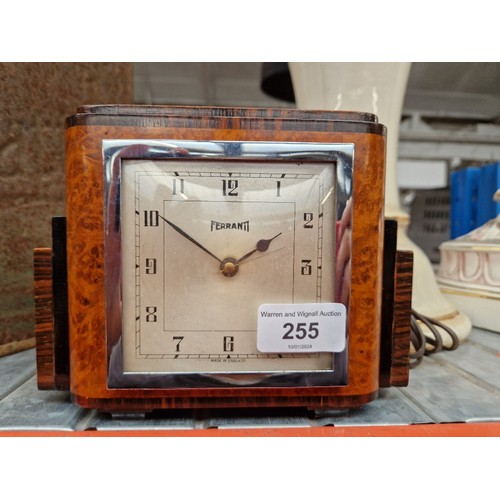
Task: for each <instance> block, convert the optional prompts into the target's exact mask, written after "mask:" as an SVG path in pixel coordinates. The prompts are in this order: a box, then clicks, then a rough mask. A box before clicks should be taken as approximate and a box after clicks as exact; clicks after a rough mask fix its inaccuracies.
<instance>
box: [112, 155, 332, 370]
mask: <svg viewBox="0 0 500 500" xmlns="http://www.w3.org/2000/svg"><path fill="white" fill-rule="evenodd" d="M120 176H121V179H120V221H121V222H120V224H121V292H120V293H121V302H122V348H123V369H124V372H126V373H149V374H151V373H153V374H162V373H168V374H186V373H204V374H214V375H215V374H223V373H256V372H259V373H268V372H273V373H276V372H278V373H288V372H300V371H322V370H332V368H333V355H332V354H331V353H324V352H323V353H308V354H301V353H299V354H295V353H283V354H279V353H266V352H260V351H259V350H258V349H257V314H258V308H259V306H260V305H261V304H309V303H318V302H334V289H335V284H334V275H335V225H336V208H337V205H336V196H337V193H336V173H335V162H325V161H322V162H292V161H285V162H283V161H280V162H273V161H251V160H246V161H235V160H220V161H219V160H216V161H211V160H203V161H193V160H189V159H182V160H176V159H168V160H161V159H137V160H135V159H127V160H122V162H121V172H120Z"/></svg>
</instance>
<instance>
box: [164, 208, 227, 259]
mask: <svg viewBox="0 0 500 500" xmlns="http://www.w3.org/2000/svg"><path fill="white" fill-rule="evenodd" d="M160 219H163V220H164V221H165V222H166V223H167V224H168V225H169V226H170V227H172V228H173V229H175V230H176V231H177V232H178V233H179V234H181V235H182V236H184V238H187V239H188V240H189V241H190V242H191V243H194V244H195V245H196V246H197V247H198V248H201V249H202V250H203V251H204V252H206V253H208V255H210V256H211V257H213V258H214V259H215V260H216V261H217V262H219V263H222V260H221V259H219V257H217V256H216V255H214V254H213V253H212V252H211V251H210V250H208V249H207V248H205V247H204V246H203V245H202V244H201V243H198V242H197V241H196V240H195V239H194V238H193V237H192V236H189V234H187V233H186V232H185V231H184V230H182V229H181V228H180V227H179V226H176V225H175V224H174V223H173V222H171V221H169V220H168V219H165V217H162V216H161V215H160Z"/></svg>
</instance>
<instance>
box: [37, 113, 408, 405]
mask: <svg viewBox="0 0 500 500" xmlns="http://www.w3.org/2000/svg"><path fill="white" fill-rule="evenodd" d="M384 155H385V128H384V126H383V125H381V124H379V123H378V121H377V119H376V117H375V116H374V115H371V114H364V113H354V112H325V111H299V110H287V109H258V108H211V107H179V106H177V107H176V106H173V107H168V106H119V105H117V106H85V107H82V108H80V109H78V111H77V113H76V114H75V115H73V116H71V117H69V118H68V119H67V123H66V178H67V186H66V187H67V189H66V191H67V209H66V216H65V217H64V218H54V219H53V247H52V248H50V249H36V250H35V285H36V286H35V290H36V292H35V293H36V297H35V298H36V335H37V372H38V385H39V388H40V389H63V390H69V391H70V393H71V395H72V399H73V401H74V402H75V403H77V404H78V405H81V406H83V407H87V408H96V409H98V410H101V411H110V412H136V411H137V412H144V411H151V410H155V409H174V408H231V407H245V408H252V407H253V408H257V407H287V406H288V407H305V408H309V409H314V410H318V409H330V408H335V409H337V408H351V407H359V406H361V405H363V404H365V403H368V402H369V401H371V400H372V399H374V398H375V397H376V396H377V393H378V389H379V387H383V386H389V385H405V384H406V382H407V378H408V350H409V322H410V302H411V267H412V266H411V264H412V263H411V254H409V253H406V252H397V251H396V245H395V223H394V222H393V221H387V220H385V218H384V213H383V205H384V162H385V156H384Z"/></svg>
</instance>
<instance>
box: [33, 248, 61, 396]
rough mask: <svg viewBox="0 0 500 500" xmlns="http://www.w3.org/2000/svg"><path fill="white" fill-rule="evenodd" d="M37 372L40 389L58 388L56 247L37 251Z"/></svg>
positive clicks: (35, 270)
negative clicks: (55, 367) (55, 299)
mask: <svg viewBox="0 0 500 500" xmlns="http://www.w3.org/2000/svg"><path fill="white" fill-rule="evenodd" d="M33 264H34V279H35V288H34V291H35V338H36V372H37V382H38V388H39V389H55V388H56V387H55V372H54V366H55V363H54V356H55V354H54V352H55V351H54V349H55V348H54V314H53V296H52V249H51V248H36V249H35V250H34V259H33Z"/></svg>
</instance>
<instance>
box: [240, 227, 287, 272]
mask: <svg viewBox="0 0 500 500" xmlns="http://www.w3.org/2000/svg"><path fill="white" fill-rule="evenodd" d="M280 234H281V233H278V234H277V235H276V236H273V237H272V238H269V239H268V240H259V241H258V242H257V245H256V246H255V248H254V249H253V250H252V251H251V252H248V253H247V254H245V255H243V257H241V258H240V259H238V260H237V261H236V264H240V263H241V262H243V261H244V260H245V259H248V257H250V255H253V254H254V253H255V252H257V251H259V252H265V251H267V249H268V248H269V245H270V244H271V241H273V240H274V239H276V238H277V237H278V236H279V235H280Z"/></svg>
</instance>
